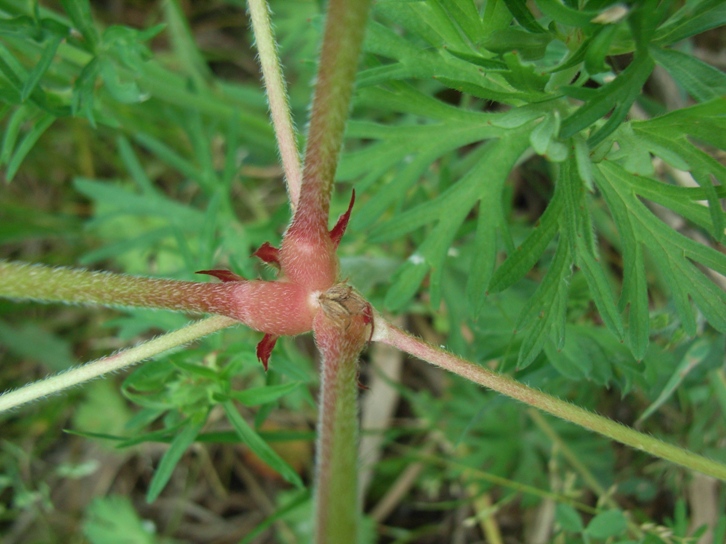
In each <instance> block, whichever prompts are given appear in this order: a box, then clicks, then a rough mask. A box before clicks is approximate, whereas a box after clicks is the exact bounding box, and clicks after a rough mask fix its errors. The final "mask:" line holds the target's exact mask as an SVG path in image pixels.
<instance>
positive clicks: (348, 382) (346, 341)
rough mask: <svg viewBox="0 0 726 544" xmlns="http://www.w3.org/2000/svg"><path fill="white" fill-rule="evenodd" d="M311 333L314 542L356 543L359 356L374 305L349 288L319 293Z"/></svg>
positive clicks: (322, 543) (338, 288) (330, 543)
mask: <svg viewBox="0 0 726 544" xmlns="http://www.w3.org/2000/svg"><path fill="white" fill-rule="evenodd" d="M320 305H321V310H320V312H318V314H317V315H316V316H315V320H314V322H313V332H314V334H315V342H316V343H317V345H318V349H319V350H320V353H321V354H322V369H321V375H322V379H321V384H320V397H321V398H320V407H319V410H320V412H319V422H318V450H317V470H316V474H315V507H316V513H315V531H316V536H315V542H316V544H340V543H343V542H345V543H348V542H350V543H353V542H357V538H356V535H357V527H358V516H359V514H360V512H359V503H358V406H357V392H358V391H357V389H358V356H359V355H360V352H361V351H362V350H363V348H364V347H365V345H366V342H367V340H368V337H369V334H370V306H369V305H368V303H367V302H366V301H365V300H364V299H363V297H361V296H360V295H359V294H358V293H356V292H355V291H353V290H352V289H350V288H348V287H342V288H340V287H337V288H336V287H334V288H332V289H330V290H329V291H327V292H326V293H325V294H323V295H321V297H320Z"/></svg>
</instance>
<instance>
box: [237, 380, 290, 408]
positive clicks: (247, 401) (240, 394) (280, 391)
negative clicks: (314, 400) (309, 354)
mask: <svg viewBox="0 0 726 544" xmlns="http://www.w3.org/2000/svg"><path fill="white" fill-rule="evenodd" d="M302 385H303V382H290V383H284V384H280V385H266V386H264V387H252V388H250V389H245V390H244V391H235V392H233V393H230V394H229V397H230V398H233V399H235V400H237V401H239V402H241V403H242V404H244V405H245V406H259V405H260V404H268V403H270V402H275V401H276V400H278V399H280V398H282V397H284V396H285V395H287V394H288V393H290V392H292V391H294V390H295V389H298V388H299V387H301V386H302Z"/></svg>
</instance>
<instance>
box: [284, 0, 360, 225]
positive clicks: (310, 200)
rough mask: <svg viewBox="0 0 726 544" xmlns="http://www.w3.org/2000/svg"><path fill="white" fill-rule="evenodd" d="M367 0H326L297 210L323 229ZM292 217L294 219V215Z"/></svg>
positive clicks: (341, 139) (358, 50) (356, 61)
mask: <svg viewBox="0 0 726 544" xmlns="http://www.w3.org/2000/svg"><path fill="white" fill-rule="evenodd" d="M369 8H370V0H330V2H329V3H328V14H327V19H326V23H325V33H324V35H323V46H322V50H321V53H320V65H319V68H318V75H317V82H316V84H315V96H314V97H313V105H312V115H311V117H310V130H309V132H308V141H307V149H306V151H305V169H304V171H303V187H302V191H301V193H300V209H301V210H306V214H307V216H308V218H312V216H314V219H315V220H317V221H318V222H321V223H322V228H323V229H327V220H328V212H329V206H330V193H331V191H332V189H333V180H334V178H335V169H336V167H337V164H338V155H339V153H340V148H341V146H342V143H343V132H344V130H345V122H346V120H347V118H348V110H349V109H350V99H351V95H352V94H353V84H354V82H355V74H356V70H357V68H358V57H359V56H360V51H361V47H362V44H363V36H364V33H365V27H366V20H367V18H368V10H369ZM296 219H298V218H297V217H296Z"/></svg>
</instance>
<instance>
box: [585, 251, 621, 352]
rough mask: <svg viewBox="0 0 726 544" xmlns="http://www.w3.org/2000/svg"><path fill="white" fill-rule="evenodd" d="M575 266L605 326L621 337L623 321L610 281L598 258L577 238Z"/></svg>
mask: <svg viewBox="0 0 726 544" xmlns="http://www.w3.org/2000/svg"><path fill="white" fill-rule="evenodd" d="M577 266H579V267H580V270H581V271H582V273H583V275H584V276H585V279H586V280H587V286H588V287H589V289H590V295H591V296H592V300H593V302H595V306H597V310H598V312H600V317H602V320H603V322H604V323H605V326H607V328H608V329H610V331H612V332H613V334H615V336H617V337H618V338H622V337H623V322H622V319H621V318H620V312H619V311H618V308H617V306H616V304H615V298H614V296H613V291H612V288H611V287H610V282H608V280H607V278H606V277H605V272H604V271H603V269H602V266H601V265H600V263H599V262H598V259H596V258H595V256H594V255H592V254H591V253H590V251H589V249H588V248H587V247H585V245H584V243H582V242H581V240H579V239H578V241H577Z"/></svg>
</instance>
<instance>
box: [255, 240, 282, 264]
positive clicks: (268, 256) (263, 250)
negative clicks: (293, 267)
mask: <svg viewBox="0 0 726 544" xmlns="http://www.w3.org/2000/svg"><path fill="white" fill-rule="evenodd" d="M252 256H253V257H257V258H258V259H260V260H261V261H262V262H264V263H267V264H270V265H272V266H274V267H275V268H277V269H278V270H279V269H280V250H279V249H277V248H276V247H274V246H272V245H270V242H265V243H264V244H262V245H261V246H260V247H259V248H258V249H257V251H255V252H254V253H253V254H252Z"/></svg>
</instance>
